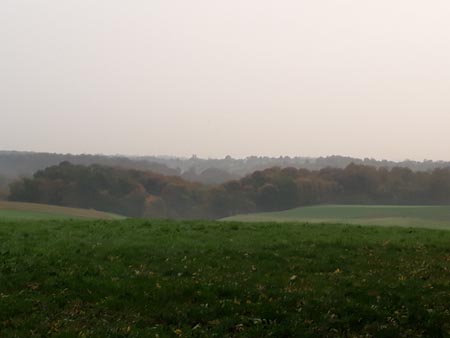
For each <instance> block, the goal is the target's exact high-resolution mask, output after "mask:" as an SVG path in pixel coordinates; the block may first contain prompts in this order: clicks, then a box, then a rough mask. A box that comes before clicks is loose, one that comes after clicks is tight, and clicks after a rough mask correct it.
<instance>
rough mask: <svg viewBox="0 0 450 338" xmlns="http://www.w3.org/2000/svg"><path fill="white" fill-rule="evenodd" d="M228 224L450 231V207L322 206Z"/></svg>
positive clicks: (242, 218)
mask: <svg viewBox="0 0 450 338" xmlns="http://www.w3.org/2000/svg"><path fill="white" fill-rule="evenodd" d="M224 220H230V221H241V222H289V221H291V222H292V221H295V222H308V223H347V224H361V225H384V226H406V227H411V226H413V227H428V228H441V229H444V228H445V229H450V206H382V205H375V206H368V205H321V206H312V207H302V208H296V209H291V210H286V211H280V212H267V213H258V214H249V215H238V216H232V217H228V218H225V219H224Z"/></svg>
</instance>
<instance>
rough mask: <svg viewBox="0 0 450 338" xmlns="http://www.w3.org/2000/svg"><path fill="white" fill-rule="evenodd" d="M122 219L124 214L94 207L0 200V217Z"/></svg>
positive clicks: (9, 218)
mask: <svg viewBox="0 0 450 338" xmlns="http://www.w3.org/2000/svg"><path fill="white" fill-rule="evenodd" d="M65 218H84V219H111V220H112V219H121V218H123V217H122V216H119V215H115V214H111V213H106V212H101V211H97V210H92V209H89V210H88V209H77V208H67V207H60V206H55V205H47V204H36V203H22V202H8V201H0V219H8V220H11V219H33V220H36V219H65Z"/></svg>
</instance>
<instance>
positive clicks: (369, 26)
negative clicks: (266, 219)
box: [0, 0, 450, 160]
mask: <svg viewBox="0 0 450 338" xmlns="http://www.w3.org/2000/svg"><path fill="white" fill-rule="evenodd" d="M449 18H450V2H449V1H448V0H432V1H424V0H395V1H392V0H376V1H374V0H308V1H302V0H292V1H291V0H283V1H275V0H273V1H265V0H226V1H223V0H189V1H186V0H133V1H123V0H121V1H118V0H103V1H102V0H64V1H61V0H39V1H36V0H1V1H0V117H1V120H0V121H1V122H0V123H1V124H0V149H8V150H35V151H52V152H53V151H55V152H74V153H81V152H85V153H108V154H115V153H122V154H142V155H144V154H145V155H153V154H155V155H158V154H171V155H180V156H190V155H191V154H197V155H198V156H202V157H208V156H209V157H222V156H225V155H227V154H230V155H232V156H238V157H241V156H247V155H251V154H255V155H273V156H279V155H306V156H320V155H331V154H341V155H352V156H357V157H375V158H388V159H397V160H399V159H404V158H411V159H419V160H422V159H424V158H427V159H444V160H450V130H449V129H450V19H449Z"/></svg>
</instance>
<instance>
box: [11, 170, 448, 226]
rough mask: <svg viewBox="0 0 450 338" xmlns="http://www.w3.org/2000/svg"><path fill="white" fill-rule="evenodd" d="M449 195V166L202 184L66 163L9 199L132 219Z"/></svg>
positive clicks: (271, 173)
mask: <svg viewBox="0 0 450 338" xmlns="http://www.w3.org/2000/svg"><path fill="white" fill-rule="evenodd" d="M448 191H450V169H449V168H439V169H434V170H429V171H416V172H415V171H412V170H411V169H409V168H401V167H394V168H382V167H381V168H378V167H373V166H367V165H360V164H350V165H348V166H346V167H345V168H323V169H320V170H308V169H297V168H279V167H273V168H269V169H265V170H259V171H255V172H253V173H251V174H249V175H246V176H244V177H243V178H241V179H238V180H230V181H228V182H225V183H223V184H216V185H206V184H201V183H197V182H191V181H188V180H185V179H183V178H182V177H179V176H175V175H172V176H165V175H162V174H158V173H154V172H151V171H144V170H137V169H125V168H119V167H110V166H105V165H98V164H96V165H89V166H85V165H79V164H77V165H76V164H71V163H70V162H67V161H65V162H62V163H60V164H59V165H56V166H51V167H48V168H46V169H44V170H39V171H37V172H36V173H35V174H34V175H33V176H32V177H29V178H21V179H18V180H16V181H15V182H13V183H12V184H11V185H10V187H9V196H8V199H9V200H11V201H22V202H35V203H46V204H53V205H61V206H70V207H78V208H87V209H89V208H92V209H96V210H100V211H108V212H114V213H119V214H122V215H125V216H130V217H152V218H175V219H217V218H222V217H227V216H231V215H236V214H241V213H250V212H265V211H278V210H286V209H290V208H294V207H298V206H308V205H318V204H369V205H370V204H387V205H390V204H392V205H441V204H449V203H450V195H449V194H448Z"/></svg>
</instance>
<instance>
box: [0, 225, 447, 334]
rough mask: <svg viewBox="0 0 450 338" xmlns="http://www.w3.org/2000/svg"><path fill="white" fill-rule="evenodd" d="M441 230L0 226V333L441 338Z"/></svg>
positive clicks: (443, 296)
mask: <svg viewBox="0 0 450 338" xmlns="http://www.w3.org/2000/svg"><path fill="white" fill-rule="evenodd" d="M449 243H450V232H449V231H440V230H426V229H413V228H390V227H370V226H364V227H362V226H353V225H325V224H319V225H307V224H295V223H285V224H281V223H272V224H270V223H236V222H202V221H198V222H175V221H145V220H142V221H139V220H122V221H103V220H96V221H75V220H58V221H56V220H55V221H20V222H19V221H0V337H66V338H67V337H176V336H180V337H269V336H271V337H408V338H409V337H448V336H450V245H449Z"/></svg>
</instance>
